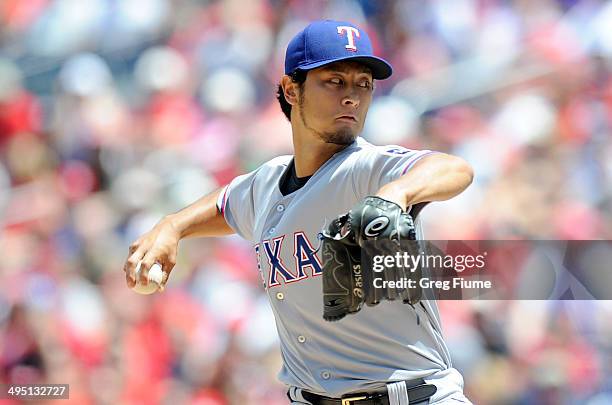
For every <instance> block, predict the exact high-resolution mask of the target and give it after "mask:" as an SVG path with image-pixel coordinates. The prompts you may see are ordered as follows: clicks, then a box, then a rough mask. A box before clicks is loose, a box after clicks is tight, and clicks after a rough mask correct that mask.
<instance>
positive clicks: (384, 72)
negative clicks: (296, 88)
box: [298, 56, 393, 80]
mask: <svg viewBox="0 0 612 405" xmlns="http://www.w3.org/2000/svg"><path fill="white" fill-rule="evenodd" d="M344 60H351V61H355V62H359V63H362V64H364V65H365V66H367V67H369V68H370V69H371V70H372V78H374V79H376V80H384V79H386V78H388V77H389V76H391V74H392V73H393V68H392V67H391V65H390V64H389V63H388V62H387V61H386V60H384V59H382V58H379V57H377V56H347V57H344V58H336V59H327V60H323V61H318V62H312V63H307V64H304V65H301V66H299V67H298V69H299V70H312V69H316V68H318V67H321V66H325V65H329V64H331V63H335V62H339V61H344Z"/></svg>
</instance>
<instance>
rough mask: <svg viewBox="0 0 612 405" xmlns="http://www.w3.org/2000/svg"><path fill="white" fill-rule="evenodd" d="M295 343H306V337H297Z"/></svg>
mask: <svg viewBox="0 0 612 405" xmlns="http://www.w3.org/2000/svg"><path fill="white" fill-rule="evenodd" d="M297 341H298V342H300V343H304V342H306V336H304V335H300V336H298V337H297Z"/></svg>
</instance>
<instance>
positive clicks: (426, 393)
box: [302, 378, 437, 405]
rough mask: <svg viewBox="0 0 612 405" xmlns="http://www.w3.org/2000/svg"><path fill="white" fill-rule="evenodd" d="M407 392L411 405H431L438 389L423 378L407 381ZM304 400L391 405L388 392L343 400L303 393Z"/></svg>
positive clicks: (337, 404)
mask: <svg viewBox="0 0 612 405" xmlns="http://www.w3.org/2000/svg"><path fill="white" fill-rule="evenodd" d="M406 390H407V392H408V400H409V401H410V404H419V403H421V402H423V403H425V404H426V403H429V401H427V400H428V399H429V398H431V397H432V395H433V394H435V393H436V391H437V388H436V386H435V385H433V384H425V380H423V379H422V378H416V379H414V380H408V381H406ZM302 395H303V396H304V399H306V400H307V401H308V402H311V403H312V405H389V396H388V395H387V393H386V392H380V393H377V392H375V393H371V394H370V393H363V394H359V393H356V394H348V395H345V396H343V397H342V398H329V397H324V396H322V395H317V394H313V393H312V392H308V391H302Z"/></svg>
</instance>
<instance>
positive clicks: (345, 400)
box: [340, 396, 368, 405]
mask: <svg viewBox="0 0 612 405" xmlns="http://www.w3.org/2000/svg"><path fill="white" fill-rule="evenodd" d="M367 398H368V397H367V396H360V397H348V398H340V399H341V400H342V405H351V402H354V401H360V400H362V399H367Z"/></svg>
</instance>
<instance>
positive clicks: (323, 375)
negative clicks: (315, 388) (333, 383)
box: [321, 370, 331, 380]
mask: <svg viewBox="0 0 612 405" xmlns="http://www.w3.org/2000/svg"><path fill="white" fill-rule="evenodd" d="M321 378H322V379H324V380H329V379H330V378H331V373H330V372H329V371H327V370H323V371H321Z"/></svg>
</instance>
